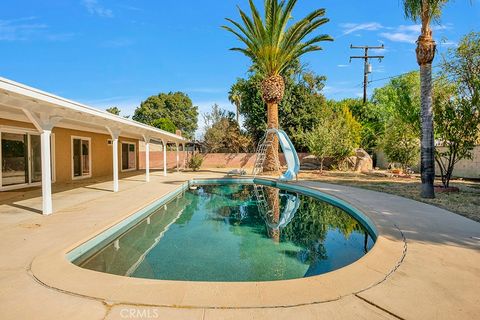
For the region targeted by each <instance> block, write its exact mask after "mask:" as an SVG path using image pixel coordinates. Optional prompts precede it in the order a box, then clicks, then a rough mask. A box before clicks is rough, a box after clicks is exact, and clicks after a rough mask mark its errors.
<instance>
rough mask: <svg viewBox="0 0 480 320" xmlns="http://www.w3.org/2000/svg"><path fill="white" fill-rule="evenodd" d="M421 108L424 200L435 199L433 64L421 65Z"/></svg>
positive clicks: (422, 194)
mask: <svg viewBox="0 0 480 320" xmlns="http://www.w3.org/2000/svg"><path fill="white" fill-rule="evenodd" d="M420 82H421V108H422V118H421V120H422V145H421V166H420V167H421V170H420V171H421V175H422V192H421V196H422V198H430V199H432V198H435V191H434V188H433V183H434V180H435V142H434V137H433V110H432V64H431V63H426V64H422V65H420Z"/></svg>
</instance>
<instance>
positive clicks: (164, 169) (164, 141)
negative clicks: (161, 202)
mask: <svg viewBox="0 0 480 320" xmlns="http://www.w3.org/2000/svg"><path fill="white" fill-rule="evenodd" d="M162 146H163V175H164V176H165V177H166V176H167V142H166V140H162Z"/></svg>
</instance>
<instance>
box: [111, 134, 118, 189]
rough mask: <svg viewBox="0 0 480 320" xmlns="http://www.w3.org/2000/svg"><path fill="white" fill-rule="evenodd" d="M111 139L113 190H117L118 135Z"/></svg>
mask: <svg viewBox="0 0 480 320" xmlns="http://www.w3.org/2000/svg"><path fill="white" fill-rule="evenodd" d="M112 139H113V192H118V137H114V138H112Z"/></svg>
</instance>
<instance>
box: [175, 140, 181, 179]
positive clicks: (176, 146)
mask: <svg viewBox="0 0 480 320" xmlns="http://www.w3.org/2000/svg"><path fill="white" fill-rule="evenodd" d="M179 146H180V145H179V144H178V142H177V143H175V150H176V151H177V154H176V158H177V166H176V168H177V172H179V171H180V167H179V165H178V164H179V162H180V154H179V150H178V148H179Z"/></svg>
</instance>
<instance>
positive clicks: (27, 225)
mask: <svg viewBox="0 0 480 320" xmlns="http://www.w3.org/2000/svg"><path fill="white" fill-rule="evenodd" d="M223 175H224V174H222V173H221V172H202V173H173V174H170V175H169V176H168V177H163V176H162V175H161V174H160V173H154V174H153V175H152V180H151V182H150V183H148V184H147V183H145V182H144V181H143V177H142V176H141V175H138V176H131V177H128V178H125V179H122V180H121V182H120V190H121V191H120V192H119V193H117V194H114V193H112V192H110V191H109V190H110V187H111V182H109V181H106V182H99V183H93V184H88V183H86V184H85V185H84V186H82V187H79V188H75V189H70V188H61V187H60V186H58V187H57V186H56V187H54V196H53V201H54V202H53V203H54V206H55V208H56V212H55V213H54V214H53V215H51V216H48V217H44V216H40V215H39V214H38V209H39V208H41V198H40V192H39V190H38V189H35V190H28V191H25V192H24V191H16V192H17V194H15V193H5V194H0V252H1V253H2V255H1V256H0V314H1V318H2V319H263V318H275V319H292V318H297V319H320V318H328V319H331V318H333V319H363V318H364V319H474V318H478V317H479V315H480V294H479V292H480V240H478V238H480V223H477V222H474V221H472V220H469V219H466V218H463V217H461V216H458V215H456V214H453V213H450V212H448V211H446V210H443V209H439V208H436V207H433V206H430V205H427V204H423V203H419V202H416V201H413V200H409V199H405V198H401V197H397V196H393V195H389V194H384V193H378V192H374V191H368V190H363V189H357V188H352V187H346V186H338V185H330V184H325V183H317V182H311V181H309V182H306V181H299V182H298V183H299V184H301V185H304V186H307V187H310V188H315V189H319V190H321V191H322V192H325V193H328V194H331V195H334V196H336V197H338V198H340V199H343V200H345V201H347V202H349V203H350V204H352V205H353V206H355V207H356V208H358V209H360V210H361V211H363V212H364V213H365V214H366V215H367V216H368V217H370V218H371V219H372V220H373V221H374V222H375V223H376V225H377V228H378V230H379V239H378V242H377V243H376V245H375V246H374V248H373V249H372V251H371V252H370V253H369V254H367V255H366V256H365V257H364V258H362V259H360V260H359V261H357V262H355V263H354V264H352V265H349V266H347V267H345V268H342V269H339V270H336V271H334V272H331V273H327V274H325V275H321V276H318V277H312V278H306V279H298V280H291V281H281V282H278V283H274V282H272V283H268V282H266V283H258V284H256V285H255V287H256V289H255V291H252V284H251V283H250V284H236V283H233V284H228V283H227V284H220V285H219V284H209V283H205V284H198V283H191V285H188V284H187V285H185V284H179V283H170V284H166V283H164V282H163V281H155V280H141V279H132V278H124V277H116V276H112V275H106V274H102V273H96V272H92V271H88V270H83V269H80V268H77V267H75V266H73V265H71V264H70V263H68V262H67V261H66V259H65V257H64V255H63V254H62V253H63V252H65V251H66V250H67V251H68V248H71V247H74V246H75V245H77V244H80V243H82V242H83V241H85V240H86V239H89V238H91V237H92V236H94V235H96V234H98V233H99V232H100V231H101V230H103V229H105V228H107V227H108V226H110V225H112V224H114V223H116V222H117V221H119V220H121V219H123V218H124V217H126V216H128V215H130V214H132V213H133V212H135V211H137V210H138V209H139V208H141V207H143V206H145V205H146V204H147V203H149V202H152V201H153V200H155V199H157V198H159V197H160V196H162V195H165V194H167V193H169V192H171V191H172V190H174V189H175V188H176V187H177V186H179V185H180V184H182V183H183V182H185V181H187V180H189V179H193V178H218V177H222V176H223ZM55 189H57V190H58V192H55ZM132 199H135V201H132ZM103 281H106V282H103ZM159 283H161V284H159ZM132 285H136V287H132ZM112 288H113V289H115V290H114V291H109V290H111V289H112ZM132 288H134V289H133V290H132ZM162 290H163V292H162Z"/></svg>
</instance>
